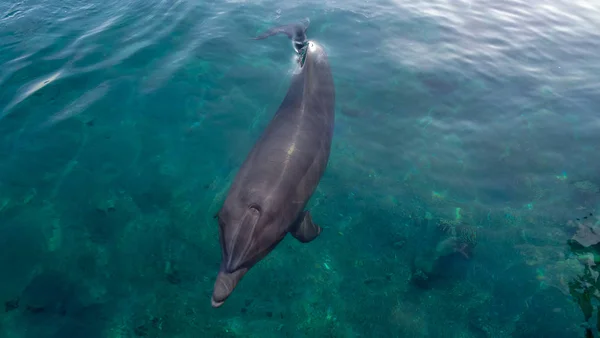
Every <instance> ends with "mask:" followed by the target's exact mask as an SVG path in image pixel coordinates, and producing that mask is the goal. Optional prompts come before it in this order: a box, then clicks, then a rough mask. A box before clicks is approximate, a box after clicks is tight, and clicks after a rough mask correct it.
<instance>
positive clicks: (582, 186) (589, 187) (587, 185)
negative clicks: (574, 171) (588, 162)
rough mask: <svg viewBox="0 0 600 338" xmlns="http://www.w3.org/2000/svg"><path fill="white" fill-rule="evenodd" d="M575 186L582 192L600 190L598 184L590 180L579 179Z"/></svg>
mask: <svg viewBox="0 0 600 338" xmlns="http://www.w3.org/2000/svg"><path fill="white" fill-rule="evenodd" d="M573 186H574V187H575V188H577V189H579V191H581V192H586V193H592V194H597V193H599V192H600V187H598V185H597V184H595V183H593V182H590V181H588V180H582V181H577V182H575V183H573Z"/></svg>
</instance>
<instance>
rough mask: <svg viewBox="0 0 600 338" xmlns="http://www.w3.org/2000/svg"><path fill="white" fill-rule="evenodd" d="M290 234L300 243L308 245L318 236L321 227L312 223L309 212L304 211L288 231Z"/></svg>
mask: <svg viewBox="0 0 600 338" xmlns="http://www.w3.org/2000/svg"><path fill="white" fill-rule="evenodd" d="M290 233H291V234H292V236H294V238H296V239H297V240H299V241H300V242H302V243H308V242H310V241H312V240H313V239H315V238H317V236H319V234H320V233H321V227H320V226H318V225H316V224H315V223H314V222H313V220H312V216H311V215H310V211H304V212H302V214H300V217H298V220H297V221H296V222H295V223H294V225H293V226H292V228H291V229H290Z"/></svg>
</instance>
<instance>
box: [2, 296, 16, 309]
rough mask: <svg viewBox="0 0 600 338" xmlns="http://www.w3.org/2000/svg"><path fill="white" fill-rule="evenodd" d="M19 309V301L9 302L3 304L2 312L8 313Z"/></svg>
mask: <svg viewBox="0 0 600 338" xmlns="http://www.w3.org/2000/svg"><path fill="white" fill-rule="evenodd" d="M18 308H19V299H18V298H17V299H13V300H9V301H7V302H5V303H4V312H10V311H12V310H16V309H18Z"/></svg>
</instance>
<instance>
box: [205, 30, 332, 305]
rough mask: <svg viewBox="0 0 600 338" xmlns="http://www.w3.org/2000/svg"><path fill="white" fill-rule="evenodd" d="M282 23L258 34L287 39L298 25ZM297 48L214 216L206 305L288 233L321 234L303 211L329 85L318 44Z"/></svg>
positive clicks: (328, 130) (326, 127)
mask: <svg viewBox="0 0 600 338" xmlns="http://www.w3.org/2000/svg"><path fill="white" fill-rule="evenodd" d="M283 27H286V28H281V27H278V28H276V30H275V32H274V30H270V31H269V32H267V33H265V34H263V35H262V36H265V35H266V34H268V35H269V36H270V35H274V34H277V33H285V34H287V35H288V36H292V37H293V36H294V30H295V29H296V28H298V27H301V26H298V25H288V26H283ZM305 30H306V28H304V31H305ZM304 31H302V32H304ZM273 32H274V33H273ZM301 52H302V58H300V60H301V62H299V67H300V69H299V71H298V72H297V73H295V74H294V75H293V77H292V81H291V85H290V87H289V89H288V92H287V94H286V96H285V98H284V99H283V102H282V103H281V105H280V106H279V109H278V110H277V112H276V113H275V116H274V117H273V118H272V120H271V121H270V123H269V125H268V126H267V127H266V129H265V131H264V132H263V134H262V135H261V137H260V139H259V140H258V141H257V142H256V143H255V145H254V147H253V148H252V150H251V151H250V153H249V154H248V156H247V158H246V160H245V161H244V163H243V164H242V166H241V168H240V170H239V171H238V173H237V175H236V177H235V179H234V181H233V184H232V186H231V187H230V189H229V192H228V195H227V197H226V199H225V202H224V204H223V206H222V208H221V210H219V212H218V213H217V214H216V215H215V217H216V218H217V219H218V223H219V240H220V244H221V267H220V269H219V273H218V275H217V278H216V281H215V285H214V289H213V294H212V299H211V304H212V306H213V307H219V306H221V305H222V304H223V303H224V302H225V300H226V299H227V297H229V295H230V294H231V293H232V291H233V290H234V288H235V287H236V285H237V284H238V282H239V281H240V279H241V278H242V277H243V276H244V275H245V274H246V273H247V272H248V270H249V269H250V268H252V266H254V265H255V264H256V263H258V262H259V261H260V260H262V259H263V258H264V257H265V256H266V255H267V254H269V252H271V251H272V250H273V249H274V248H275V247H276V246H277V244H279V242H281V240H283V238H284V237H285V235H286V234H287V233H288V232H289V233H291V234H292V236H294V237H295V238H296V239H298V240H299V241H301V242H303V243H307V242H310V241H312V240H313V239H314V238H316V237H317V236H318V235H319V234H320V233H321V228H320V227H319V226H318V225H316V224H315V223H313V221H312V217H311V215H310V212H309V211H306V210H304V209H305V206H306V204H307V202H308V200H309V199H310V197H311V196H312V194H313V192H314V190H315V189H316V187H317V185H318V184H319V180H320V179H321V176H322V175H323V173H324V171H325V168H326V166H327V161H328V159H329V152H330V148H331V141H332V137H333V125H334V119H335V116H334V115H335V112H334V110H335V109H334V108H335V88H334V83H333V77H332V74H331V69H330V67H329V62H328V60H327V54H326V53H325V50H324V49H323V47H322V46H321V45H319V44H318V43H316V42H314V41H305V46H304V47H303V48H302V49H301Z"/></svg>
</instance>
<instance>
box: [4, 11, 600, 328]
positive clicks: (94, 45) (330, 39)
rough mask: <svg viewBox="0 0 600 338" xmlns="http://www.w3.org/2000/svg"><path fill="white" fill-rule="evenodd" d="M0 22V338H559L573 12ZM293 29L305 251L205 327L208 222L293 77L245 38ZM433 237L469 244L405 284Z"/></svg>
mask: <svg viewBox="0 0 600 338" xmlns="http://www.w3.org/2000/svg"><path fill="white" fill-rule="evenodd" d="M0 13H3V14H1V15H0V64H1V65H2V67H0V86H1V87H0V88H1V90H0V156H1V158H2V159H3V160H2V161H1V162H0V244H1V245H2V248H3V249H2V252H1V253H0V268H1V269H2V271H4V272H3V273H2V275H3V276H6V277H4V278H3V279H2V281H1V283H2V288H0V301H5V302H7V303H6V304H8V305H10V304H13V305H14V304H15V303H14V302H15V301H16V300H18V301H17V303H16V304H17V305H18V306H17V307H16V308H14V306H8V305H7V307H6V309H7V311H6V312H5V313H4V314H2V315H0V328H1V329H2V331H3V334H4V335H5V336H6V337H23V336H25V337H42V336H48V337H67V336H69V337H77V336H85V337H95V336H97V337H117V336H119V335H120V336H123V337H134V336H142V335H144V334H145V335H146V336H151V337H164V336H167V337H188V336H190V335H194V334H196V335H197V334H198V333H205V334H207V335H208V336H213V337H218V336H223V337H230V336H256V337H266V336H276V337H281V336H290V337H331V336H333V337H361V336H363V337H364V336H373V335H376V336H384V337H509V336H513V337H526V336H527V337H530V336H545V337H554V336H555V337H567V336H574V335H579V334H581V333H582V332H581V328H580V327H579V326H580V324H581V323H582V322H583V321H584V316H583V314H582V310H581V309H580V308H579V307H578V306H577V305H576V303H575V302H574V300H573V297H572V296H571V294H570V292H569V288H568V282H569V281H572V280H574V279H576V277H577V274H580V273H582V271H583V267H584V264H583V263H582V262H584V261H585V260H584V259H579V258H577V256H575V255H574V253H572V252H571V251H570V250H569V247H568V246H567V240H568V239H569V238H571V237H572V236H573V234H574V232H575V229H576V228H573V226H572V223H569V220H571V221H572V220H574V219H575V218H577V217H583V215H587V214H588V213H590V212H591V213H595V212H596V209H597V208H598V202H599V201H598V197H599V196H598V185H600V176H599V175H598V171H597V166H598V164H597V161H596V157H597V156H596V154H597V153H598V144H600V143H599V142H598V141H599V140H598V138H599V137H598V135H599V129H600V122H599V119H598V118H597V117H596V115H597V114H596V112H597V109H598V107H599V106H600V102H599V99H598V92H599V90H600V87H599V82H598V81H597V74H599V73H600V61H599V60H598V58H597V55H598V54H599V53H600V31H599V30H598V29H597V23H598V22H600V6H599V5H597V4H595V3H594V2H592V1H575V2H573V1H550V2H543V1H533V2H521V1H502V2H498V1H474V0H473V1H453V2H449V1H427V2H424V1H395V2H394V1H392V2H384V1H380V2H364V1H361V2H347V1H344V2H341V1H338V2H333V1H332V2H325V3H323V2H304V3H297V2H266V1H259V2H252V3H250V2H244V1H215V2H200V1H189V0H188V1H185V0H183V1H128V2H122V1H108V2H97V3H89V2H87V3H84V2H81V1H61V2H56V1H21V2H12V3H7V2H3V3H0ZM306 16H308V17H310V19H311V26H310V28H309V31H308V35H309V37H310V38H312V39H315V40H317V41H319V42H320V43H322V44H323V45H324V46H325V48H326V50H327V53H328V55H329V59H330V63H331V67H332V70H333V73H334V78H335V81H336V99H337V100H336V108H337V116H336V129H335V136H334V145H333V148H332V156H331V159H330V162H329V167H328V170H327V173H326V175H325V176H324V177H323V179H322V181H321V184H320V186H319V188H318V191H317V192H316V193H315V195H314V196H313V199H312V201H311V205H312V208H311V209H312V213H313V215H314V218H315V221H317V222H318V223H319V224H321V225H322V226H324V227H325V231H324V232H323V234H322V236H321V237H320V238H319V240H318V241H315V242H313V243H311V244H307V245H301V244H299V243H296V242H294V241H293V240H290V239H287V240H285V241H284V242H283V243H282V244H281V245H280V246H279V247H278V248H277V250H275V252H274V253H273V254H272V255H271V256H269V258H268V259H266V260H265V261H263V262H262V263H261V264H259V265H258V266H257V267H256V268H254V269H253V271H252V272H251V273H250V274H248V276H247V277H245V278H244V281H243V282H242V283H241V284H240V286H239V287H238V290H236V291H235V293H234V295H233V296H232V298H231V299H230V300H228V301H227V305H226V306H224V308H222V309H218V310H214V309H211V308H210V305H209V297H210V293H211V289H212V283H213V279H214V276H215V275H216V272H217V269H218V265H219V249H218V246H217V244H218V243H217V242H218V241H217V232H216V224H214V221H213V220H212V215H213V214H214V212H216V211H217V210H218V208H219V206H220V203H221V202H222V199H223V197H224V194H225V193H226V190H227V188H228V186H229V184H230V182H231V179H232V178H233V175H234V174H235V171H236V170H237V168H238V166H239V165H240V164H241V162H242V161H243V159H244V157H245V155H246V153H247V151H248V150H249V149H250V146H251V145H252V143H253V142H254V141H255V140H256V138H257V137H258V135H260V133H261V131H262V129H263V128H264V126H266V124H267V123H268V121H269V119H270V117H271V116H272V114H273V113H274V112H275V110H276V109H277V107H278V105H279V104H280V102H281V99H282V98H283V96H284V95H285V91H286V90H287V86H288V84H289V80H290V76H291V73H292V71H293V55H292V49H291V46H290V43H289V41H288V40H287V39H286V38H284V37H275V38H270V39H268V40H264V41H259V42H257V41H254V40H250V39H249V38H250V37H252V36H254V35H256V34H258V33H259V32H262V31H263V30H265V29H267V28H269V27H271V26H272V25H276V24H282V23H287V22H293V21H296V20H298V19H300V18H303V17H306ZM592 219H593V222H595V221H596V219H595V217H592V218H590V220H592ZM443 220H445V221H450V222H455V223H460V222H463V223H464V224H466V225H468V226H469V227H471V229H475V230H474V231H476V233H477V240H476V242H477V245H476V247H475V248H474V250H473V253H472V255H469V259H463V258H462V256H461V255H460V254H458V255H451V256H448V257H447V259H445V260H441V261H440V266H441V267H440V268H439V273H440V274H441V277H438V278H436V279H435V282H434V281H432V282H431V284H428V287H426V288H422V287H417V286H415V285H414V283H411V282H409V280H411V276H414V274H415V265H416V266H417V267H420V268H421V269H423V266H422V265H423V264H422V263H419V259H416V263H415V257H417V258H418V257H421V256H422V253H423V252H425V251H427V250H429V249H431V248H436V245H437V243H438V239H439V234H438V232H436V231H437V228H438V226H437V225H439V224H440V223H444V222H443ZM419 264H421V265H419ZM48 295H54V296H53V297H50V296H48ZM12 308H14V309H12ZM35 309H38V311H36V310H35ZM39 309H43V311H39ZM25 325H26V326H27V327H28V328H29V329H28V330H27V331H25V330H24V327H25Z"/></svg>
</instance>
